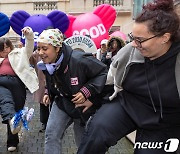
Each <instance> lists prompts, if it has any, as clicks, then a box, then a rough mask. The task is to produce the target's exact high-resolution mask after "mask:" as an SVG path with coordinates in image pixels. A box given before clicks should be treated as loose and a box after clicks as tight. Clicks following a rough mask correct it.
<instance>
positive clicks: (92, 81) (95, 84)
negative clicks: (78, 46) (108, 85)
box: [80, 57, 107, 99]
mask: <svg viewBox="0 0 180 154" xmlns="http://www.w3.org/2000/svg"><path fill="white" fill-rule="evenodd" d="M80 66H81V69H83V73H84V75H85V76H86V78H87V79H88V80H87V82H86V83H85V84H84V86H83V87H82V88H81V89H80V91H81V92H82V93H83V94H84V96H85V97H86V99H88V98H89V97H91V96H92V97H94V96H95V95H96V94H99V93H101V91H102V90H103V87H104V85H105V82H106V77H107V68H106V65H104V64H103V63H102V62H100V61H99V60H97V59H96V58H94V57H85V58H83V60H82V62H81V63H80Z"/></svg>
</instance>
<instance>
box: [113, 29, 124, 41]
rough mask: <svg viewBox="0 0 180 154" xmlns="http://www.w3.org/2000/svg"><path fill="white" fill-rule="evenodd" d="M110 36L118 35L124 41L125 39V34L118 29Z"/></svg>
mask: <svg viewBox="0 0 180 154" xmlns="http://www.w3.org/2000/svg"><path fill="white" fill-rule="evenodd" d="M110 36H118V37H120V38H122V39H123V40H124V41H126V40H127V36H126V34H124V33H123V32H120V31H115V32H113V33H112V34H111V35H110Z"/></svg>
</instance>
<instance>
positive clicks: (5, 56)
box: [0, 27, 39, 152]
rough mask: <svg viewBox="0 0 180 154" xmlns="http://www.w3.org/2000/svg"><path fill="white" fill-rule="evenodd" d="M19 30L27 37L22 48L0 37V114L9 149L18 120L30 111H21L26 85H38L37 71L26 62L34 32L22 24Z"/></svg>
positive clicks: (14, 146) (14, 144)
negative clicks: (4, 126)
mask: <svg viewBox="0 0 180 154" xmlns="http://www.w3.org/2000/svg"><path fill="white" fill-rule="evenodd" d="M22 33H23V34H24V35H25V37H26V45H25V47H23V48H14V46H13V45H12V42H11V41H10V39H9V38H5V37H1V38H0V113H1V117H2V123H4V124H7V150H8V151H11V152H12V151H15V150H16V149H17V145H18V143H19V137H18V132H19V131H20V129H21V121H18V120H19V119H21V120H22V118H23V120H25V118H27V117H28V116H29V114H30V113H29V111H28V112H21V111H22V109H23V108H24V105H25V100H26V88H25V86H26V87H27V88H28V89H29V90H30V92H31V93H33V92H34V91H36V90H37V89H38V88H39V86H38V79H37V75H36V72H35V70H34V69H32V68H31V67H30V64H29V58H30V56H31V54H32V52H33V45H34V37H33V31H32V29H31V28H30V27H24V28H23V29H22ZM20 113H22V114H23V115H21V114H20ZM31 113H32V112H31Z"/></svg>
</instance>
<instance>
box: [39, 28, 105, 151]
mask: <svg viewBox="0 0 180 154" xmlns="http://www.w3.org/2000/svg"><path fill="white" fill-rule="evenodd" d="M63 40H64V38H63V34H62V33H61V32H60V31H59V30H58V29H48V30H44V31H43V32H42V33H41V34H40V35H39V37H38V39H37V50H38V53H39V55H40V57H41V59H42V61H40V62H39V63H38V64H37V67H38V68H39V69H41V70H43V72H44V74H45V77H46V84H47V90H48V94H46V95H45V96H44V98H43V103H44V104H45V105H47V104H49V103H50V102H51V103H52V107H51V111H50V115H49V119H48V122H47V127H46V131H45V154H59V153H62V138H63V135H64V132H65V130H66V129H67V128H68V127H69V126H70V125H71V124H72V123H74V127H73V128H74V133H75V141H76V144H77V146H79V144H80V141H81V136H82V134H83V132H84V127H85V124H86V121H87V120H88V119H89V117H90V116H91V115H92V114H94V112H95V111H96V108H98V104H99V102H96V101H94V100H95V98H96V95H98V94H99V93H100V92H101V91H102V89H103V87H104V85H105V81H106V76H107V69H106V66H105V65H104V64H103V63H102V62H100V61H99V60H97V59H96V58H94V57H93V55H92V54H90V53H85V52H82V51H78V50H72V48H71V47H70V46H67V45H65V43H63ZM93 103H94V104H93Z"/></svg>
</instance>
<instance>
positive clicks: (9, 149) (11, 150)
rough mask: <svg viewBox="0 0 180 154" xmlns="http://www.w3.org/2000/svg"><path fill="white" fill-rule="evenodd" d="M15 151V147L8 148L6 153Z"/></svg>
mask: <svg viewBox="0 0 180 154" xmlns="http://www.w3.org/2000/svg"><path fill="white" fill-rule="evenodd" d="M16 149H17V148H16V147H9V148H8V151H9V152H13V151H15V150H16Z"/></svg>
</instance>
